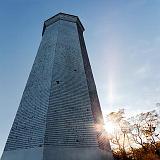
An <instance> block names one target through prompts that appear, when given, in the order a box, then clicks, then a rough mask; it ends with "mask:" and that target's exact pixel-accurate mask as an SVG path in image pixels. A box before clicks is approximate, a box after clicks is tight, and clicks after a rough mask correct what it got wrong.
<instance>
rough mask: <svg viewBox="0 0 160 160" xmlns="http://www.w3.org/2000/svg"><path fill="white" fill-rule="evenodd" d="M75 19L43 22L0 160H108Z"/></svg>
mask: <svg viewBox="0 0 160 160" xmlns="http://www.w3.org/2000/svg"><path fill="white" fill-rule="evenodd" d="M83 31H84V27H83V26H82V24H81V22H80V20H79V18H78V17H77V16H73V15H68V14H64V13H59V14H57V15H55V16H54V17H52V18H50V19H48V20H46V21H45V22H44V27H43V33H42V41H41V44H40V47H39V49H38V53H37V56H36V58H35V61H34V64H33V67H32V70H31V73H30V75H29V78H28V81H27V84H26V87H25V90H24V92H23V96H22V99H21V102H20V106H19V109H18V111H17V114H16V117H15V120H14V123H13V125H12V128H11V131H10V134H9V137H8V140H7V143H6V146H5V149H4V152H3V155H2V158H1V160H103V159H105V160H111V159H112V152H111V148H110V145H109V141H108V140H107V138H106V135H105V134H104V131H103V127H102V126H103V117H102V112H101V108H100V104H99V100H98V96H97V91H96V86H95V82H94V79H93V75H92V71H91V66H90V63H89V59H88V55H87V50H86V47H85V42H84V38H83Z"/></svg>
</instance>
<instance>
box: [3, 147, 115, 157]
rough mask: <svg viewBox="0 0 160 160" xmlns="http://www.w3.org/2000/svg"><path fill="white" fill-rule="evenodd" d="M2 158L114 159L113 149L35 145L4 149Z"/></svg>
mask: <svg viewBox="0 0 160 160" xmlns="http://www.w3.org/2000/svg"><path fill="white" fill-rule="evenodd" d="M1 160H113V156H112V153H111V151H108V152H106V151H103V150H100V149H99V148H96V147H94V148H93V147H90V148H66V147H65V148H63V147H48V146H47V147H35V148H29V149H19V150H14V151H13V150H12V151H4V153H3V155H2V158H1Z"/></svg>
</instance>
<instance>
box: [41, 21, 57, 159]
mask: <svg viewBox="0 0 160 160" xmlns="http://www.w3.org/2000/svg"><path fill="white" fill-rule="evenodd" d="M59 24H60V21H59V22H58V25H59ZM59 29H60V27H58V29H57V39H56V45H55V49H54V51H55V54H56V48H57V42H58V34H59ZM55 54H54V56H53V62H52V68H51V83H50V89H49V98H48V108H47V112H46V122H45V131H44V141H43V154H42V160H43V158H44V148H45V145H44V144H45V135H46V128H47V115H48V109H49V104H50V95H51V86H52V78H53V65H54V57H55Z"/></svg>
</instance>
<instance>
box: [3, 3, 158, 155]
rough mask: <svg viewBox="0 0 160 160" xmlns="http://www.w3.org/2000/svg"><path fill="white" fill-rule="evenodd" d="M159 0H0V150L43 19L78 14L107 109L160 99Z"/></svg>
mask: <svg viewBox="0 0 160 160" xmlns="http://www.w3.org/2000/svg"><path fill="white" fill-rule="evenodd" d="M159 8H160V0H1V1H0V21H1V23H0V24H1V25H0V155H1V153H2V150H3V147H4V145H5V142H6V139H7V136H8V134H9V130H10V128H11V125H12V123H13V119H14V117H15V114H16V111H17V108H18V105H19V102H20V99H21V96H22V92H23V90H24V87H25V84H26V82H27V78H28V75H29V72H30V70H31V67H32V64H33V60H34V58H35V55H36V53H37V49H38V46H39V43H40V41H41V32H42V27H43V21H44V20H46V19H48V18H49V17H51V16H53V15H55V14H57V13H58V12H66V13H69V14H74V15H78V16H79V17H80V19H81V21H82V23H83V25H84V27H85V28H86V31H85V40H86V45H87V49H88V54H89V58H90V62H91V65H92V70H93V74H94V77H95V81H96V85H97V89H98V94H99V98H100V102H101V106H102V109H103V112H104V113H107V112H110V111H115V110H116V109H118V108H122V107H124V108H126V109H127V110H128V112H130V113H136V112H139V111H146V110H151V109H153V108H154V107H155V103H157V102H160V74H159V72H160V9H159Z"/></svg>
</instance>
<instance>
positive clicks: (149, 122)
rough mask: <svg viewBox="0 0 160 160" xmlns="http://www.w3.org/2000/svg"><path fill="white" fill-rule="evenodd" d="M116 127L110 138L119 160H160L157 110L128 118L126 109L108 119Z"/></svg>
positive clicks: (113, 113)
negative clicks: (158, 153) (159, 153)
mask: <svg viewBox="0 0 160 160" xmlns="http://www.w3.org/2000/svg"><path fill="white" fill-rule="evenodd" d="M106 119H107V121H108V122H111V123H112V124H113V126H114V130H113V132H112V133H110V134H108V138H109V140H110V143H111V145H112V148H113V155H114V157H115V159H117V160H120V159H121V160H124V159H125V160H130V159H134V160H152V159H153V160H158V159H159V160H160V157H158V155H156V154H155V152H156V150H158V149H159V148H160V126H159V124H160V115H159V114H158V112H157V111H156V110H152V111H149V112H145V113H140V114H137V115H135V116H132V117H129V118H127V117H126V115H125V112H124V109H121V110H119V111H118V112H111V113H110V114H108V115H107V117H106Z"/></svg>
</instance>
